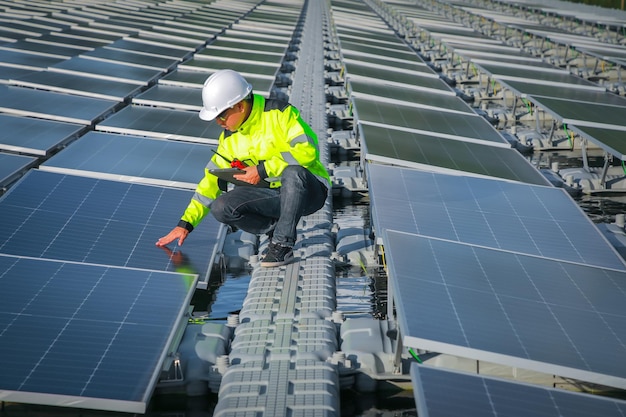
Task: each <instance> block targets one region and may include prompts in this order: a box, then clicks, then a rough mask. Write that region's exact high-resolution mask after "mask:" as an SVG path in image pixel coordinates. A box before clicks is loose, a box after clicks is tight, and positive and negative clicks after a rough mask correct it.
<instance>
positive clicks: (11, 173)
mask: <svg viewBox="0 0 626 417" xmlns="http://www.w3.org/2000/svg"><path fill="white" fill-rule="evenodd" d="M37 162H38V160H37V158H35V157H33V156H26V155H15V154H9V153H3V152H0V193H1V192H2V190H1V189H3V188H5V187H7V186H8V185H9V184H11V183H12V182H14V181H15V180H17V179H18V178H19V177H20V176H22V175H23V173H24V172H26V171H27V170H28V169H29V168H31V167H33V166H34V165H35V164H36V163H37Z"/></svg>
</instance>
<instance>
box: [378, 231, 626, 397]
mask: <svg viewBox="0 0 626 417" xmlns="http://www.w3.org/2000/svg"><path fill="white" fill-rule="evenodd" d="M384 235H385V237H384V240H385V256H386V257H387V259H388V265H389V276H390V281H391V284H390V286H391V287H392V288H393V295H394V297H395V298H396V300H397V303H396V308H397V312H398V314H397V317H398V322H399V324H400V329H401V332H402V334H403V335H404V337H403V342H404V345H405V346H410V347H415V348H419V349H424V350H428V351H433V352H439V353H447V354H451V355H455V356H461V357H466V358H472V359H477V360H484V361H488V362H492V363H498V364H503V365H507V366H510V367H520V368H524V369H531V370H535V371H538V372H542V373H545V374H554V375H559V376H562V377H569V378H575V379H579V380H583V381H589V382H593V383H598V384H601V385H606V386H613V387H617V388H622V389H623V388H626V362H623V361H620V360H619V359H618V358H620V357H622V356H623V355H625V354H626V340H625V339H624V335H625V334H626V313H625V312H624V311H623V309H621V307H620V305H623V304H624V303H625V302H626V272H625V271H623V270H622V271H617V270H610V269H601V268H596V267H591V266H587V265H580V264H572V263H567V262H561V261H555V260H552V259H546V258H540V257H532V256H528V255H521V254H517V253H510V252H504V251H500V250H494V249H490V248H485V247H479V246H472V245H467V244H461V243H457V242H452V241H447V240H439V239H433V238H427V237H423V236H418V235H415V234H409V233H404V232H397V231H393V230H386V231H385V232H384ZM592 293H593V294H592ZM412 317H413V318H414V317H423V318H426V317H427V318H428V319H427V320H411V318H412Z"/></svg>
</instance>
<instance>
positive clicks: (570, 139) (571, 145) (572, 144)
mask: <svg viewBox="0 0 626 417" xmlns="http://www.w3.org/2000/svg"><path fill="white" fill-rule="evenodd" d="M563 130H564V131H565V136H567V141H568V142H569V146H570V148H571V149H574V141H573V140H572V137H571V136H570V134H569V132H568V131H567V124H565V123H563Z"/></svg>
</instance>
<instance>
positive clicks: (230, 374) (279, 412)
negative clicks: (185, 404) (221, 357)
mask: <svg viewBox="0 0 626 417" xmlns="http://www.w3.org/2000/svg"><path fill="white" fill-rule="evenodd" d="M339 391H340V387H339V381H338V376H337V372H336V370H335V367H334V366H333V365H330V364H328V363H325V362H319V361H313V360H304V361H296V362H291V361H287V360H285V361H275V362H272V366H267V364H266V363H265V362H263V361H258V362H248V363H245V364H241V365H233V366H231V367H230V368H228V370H227V371H226V374H225V375H224V378H223V379H222V385H221V387H220V392H219V398H220V400H219V402H218V403H217V406H216V407H215V410H214V412H213V416H214V417H226V416H244V415H246V416H247V415H249V416H255V417H283V416H285V417H286V416H290V417H296V416H312V415H315V416H327V417H334V416H339V415H341V413H340V411H341V410H340V406H339V398H340V395H339V394H340V393H339Z"/></svg>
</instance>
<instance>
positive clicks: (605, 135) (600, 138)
mask: <svg viewBox="0 0 626 417" xmlns="http://www.w3.org/2000/svg"><path fill="white" fill-rule="evenodd" d="M568 128H569V129H570V130H572V131H574V132H575V133H577V134H578V135H580V136H581V137H583V138H586V139H588V140H590V141H592V142H593V143H595V144H596V145H598V146H600V147H601V148H602V149H604V150H605V151H607V152H608V153H610V154H611V155H613V156H614V157H617V158H619V159H621V160H622V161H626V143H624V131H623V130H616V129H610V128H605V127H593V126H577V125H568Z"/></svg>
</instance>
